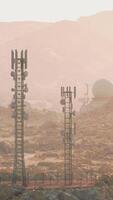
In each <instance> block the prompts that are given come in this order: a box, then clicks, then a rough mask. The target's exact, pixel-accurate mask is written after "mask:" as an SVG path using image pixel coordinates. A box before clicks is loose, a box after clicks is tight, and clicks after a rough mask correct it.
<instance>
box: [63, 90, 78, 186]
mask: <svg viewBox="0 0 113 200" xmlns="http://www.w3.org/2000/svg"><path fill="white" fill-rule="evenodd" d="M73 98H76V87H74V91H73V92H72V90H71V87H66V88H64V87H61V105H62V106H63V113H64V131H63V141H64V181H65V185H72V183H73V144H74V141H73V140H74V139H73V135H74V134H76V124H75V120H73V119H74V117H75V111H73Z"/></svg>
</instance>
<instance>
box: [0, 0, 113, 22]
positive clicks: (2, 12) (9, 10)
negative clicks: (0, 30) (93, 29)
mask: <svg viewBox="0 0 113 200" xmlns="http://www.w3.org/2000/svg"><path fill="white" fill-rule="evenodd" d="M106 10H113V0H109V1H108V0H85V1H83V0H48V1H45V0H34V1H32V0H29V1H28V0H20V1H18V0H11V1H7V0H4V1H2V0H0V21H1V22H5V21H46V22H47V21H48V22H52V21H61V20H76V19H78V18H80V17H82V16H90V15H95V14H97V13H99V12H101V11H106Z"/></svg>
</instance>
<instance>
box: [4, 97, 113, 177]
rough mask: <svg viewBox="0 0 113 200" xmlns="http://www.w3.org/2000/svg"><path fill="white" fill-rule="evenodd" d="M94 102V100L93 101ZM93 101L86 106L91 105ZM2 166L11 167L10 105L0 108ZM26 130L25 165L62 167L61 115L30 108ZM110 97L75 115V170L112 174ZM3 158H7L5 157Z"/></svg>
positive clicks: (112, 141)
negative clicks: (99, 105) (93, 108)
mask: <svg viewBox="0 0 113 200" xmlns="http://www.w3.org/2000/svg"><path fill="white" fill-rule="evenodd" d="M94 104H95V102H94ZM92 105H93V101H92V102H91V103H90V105H88V106H92ZM0 112H1V113H2V115H1V116H0V124H1V126H0V144H1V145H0V152H1V154H0V156H1V160H2V163H1V167H2V168H4V167H6V168H7V166H12V153H13V148H14V134H13V120H12V119H11V118H10V115H11V110H10V109H9V108H0ZM28 112H29V120H28V121H27V122H26V125H25V126H26V129H25V159H26V165H27V166H28V167H30V166H34V167H35V168H36V169H41V170H43V169H47V170H56V169H62V170H63V145H62V143H63V138H62V134H61V130H62V129H63V116H62V115H61V114H60V113H57V112H52V111H48V110H43V111H39V110H36V109H35V110H34V109H31V108H30V109H29V111H28ZM112 120H113V99H112V98H111V99H110V100H109V101H108V102H106V104H104V105H102V106H101V107H100V108H98V109H95V110H91V111H89V112H85V113H81V114H79V115H78V116H77V118H76V124H77V133H76V136H74V138H73V140H74V142H73V143H74V167H75V171H76V172H77V173H78V172H79V173H84V172H85V173H87V172H88V171H89V172H92V171H93V172H94V173H95V174H105V173H109V174H111V173H112V169H113V159H112V157H113V148H112V146H113V123H112ZM5 158H8V159H7V160H6V159H5Z"/></svg>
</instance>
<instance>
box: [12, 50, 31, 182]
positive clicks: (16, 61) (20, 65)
mask: <svg viewBox="0 0 113 200" xmlns="http://www.w3.org/2000/svg"><path fill="white" fill-rule="evenodd" d="M11 62H12V63H11V64H12V66H11V68H12V72H11V76H12V77H13V80H14V82H15V84H14V88H12V92H14V95H13V101H12V103H11V107H12V109H13V115H12V117H13V118H14V120H15V157H14V169H13V184H17V182H18V183H20V184H21V185H22V186H25V185H26V170H25V162H24V120H25V119H27V114H26V113H25V112H24V107H25V102H24V101H25V93H26V92H28V88H27V85H26V84H25V83H24V81H25V79H26V77H27V75H28V72H27V71H26V70H27V50H25V51H23V50H22V51H21V52H20V55H19V53H18V51H17V50H15V51H11Z"/></svg>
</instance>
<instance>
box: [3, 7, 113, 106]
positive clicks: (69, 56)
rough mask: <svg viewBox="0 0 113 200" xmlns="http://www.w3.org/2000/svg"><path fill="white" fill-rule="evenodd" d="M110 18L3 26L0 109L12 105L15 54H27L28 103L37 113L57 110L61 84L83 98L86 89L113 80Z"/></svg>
mask: <svg viewBox="0 0 113 200" xmlns="http://www.w3.org/2000/svg"><path fill="white" fill-rule="evenodd" d="M112 16H113V11H109V12H102V13H100V14H97V15H95V16H91V17H84V18H81V19H79V20H78V21H75V22H72V21H61V22H56V23H49V24H48V23H41V22H40V23H39V22H17V23H16V22H15V23H0V33H1V41H0V72H1V78H0V85H4V87H1V89H0V97H1V100H0V104H1V105H2V104H6V103H9V101H10V99H11V92H10V88H11V86H12V84H13V83H12V80H11V78H10V71H11V69H10V51H11V49H22V48H23V49H25V48H27V49H28V52H29V59H28V63H29V67H28V70H29V78H28V84H29V96H28V100H29V102H31V103H32V104H35V107H40V102H41V104H42V107H45V108H49V109H55V108H57V107H58V101H59V98H60V91H59V90H60V86H61V84H64V85H65V84H70V85H77V87H78V96H80V95H81V94H83V92H84V91H83V90H84V86H83V85H84V83H86V82H88V83H90V85H92V84H93V82H94V81H95V80H96V79H99V78H100V77H105V78H107V79H109V80H112V66H113V61H112V55H113V40H112V31H113V30H112V24H113V17H112ZM105 30H106V31H105ZM67 80H68V81H67Z"/></svg>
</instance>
